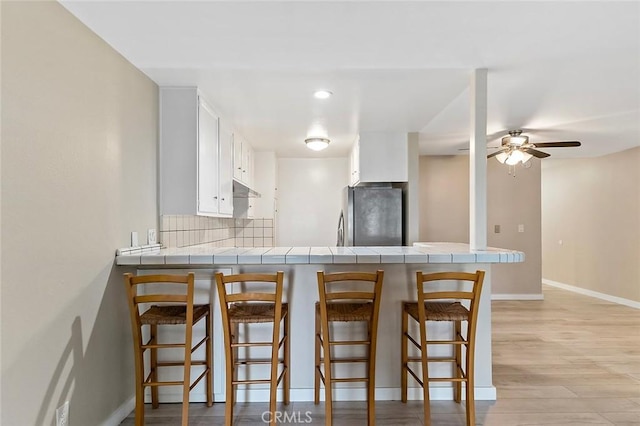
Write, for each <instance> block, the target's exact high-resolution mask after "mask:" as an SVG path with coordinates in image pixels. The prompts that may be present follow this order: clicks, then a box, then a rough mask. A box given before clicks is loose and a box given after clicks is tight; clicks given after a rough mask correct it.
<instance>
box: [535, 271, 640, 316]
mask: <svg viewBox="0 0 640 426" xmlns="http://www.w3.org/2000/svg"><path fill="white" fill-rule="evenodd" d="M542 284H546V285H550V286H552V287H557V288H561V289H563V290H568V291H572V292H574V293H579V294H583V295H585V296H590V297H595V298H597V299H602V300H606V301H607V302H612V303H617V304H619V305H624V306H629V307H630V308H635V309H640V302H636V301H635V300H631V299H625V298H623V297H618V296H611V295H610V294H605V293H600V292H598V291H593V290H588V289H586V288H582V287H576V286H573V285H569V284H564V283H559V282H557V281H551V280H548V279H546V278H543V279H542Z"/></svg>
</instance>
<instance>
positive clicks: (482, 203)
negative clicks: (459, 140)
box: [469, 68, 487, 250]
mask: <svg viewBox="0 0 640 426" xmlns="http://www.w3.org/2000/svg"><path fill="white" fill-rule="evenodd" d="M469 92H470V94H471V95H470V97H471V134H470V139H469V154H470V155H469V222H470V223H469V245H470V246H471V249H472V250H483V249H485V248H487V70H486V69H484V68H482V69H476V70H474V71H473V73H472V74H471V83H470V90H469Z"/></svg>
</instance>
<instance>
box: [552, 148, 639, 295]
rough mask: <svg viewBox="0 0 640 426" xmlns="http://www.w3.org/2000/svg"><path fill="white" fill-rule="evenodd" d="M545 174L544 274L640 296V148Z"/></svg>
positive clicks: (557, 164) (556, 164) (559, 165)
mask: <svg viewBox="0 0 640 426" xmlns="http://www.w3.org/2000/svg"><path fill="white" fill-rule="evenodd" d="M542 176H543V178H542V186H543V200H542V203H543V211H544V214H543V233H542V237H543V238H542V241H543V252H544V256H543V262H542V272H543V277H544V278H545V279H548V280H552V281H556V282H560V283H563V284H569V285H572V286H577V287H582V288H584V289H587V290H592V291H597V292H600V293H605V294H608V295H611V296H616V297H622V298H625V299H630V300H633V301H636V302H638V301H640V147H637V148H633V149H630V150H626V151H623V152H619V153H616V154H611V155H606V156H603V157H598V158H588V159H574V160H562V161H561V160H555V161H551V162H547V163H546V165H545V168H544V170H543V174H542ZM560 241H562V244H560Z"/></svg>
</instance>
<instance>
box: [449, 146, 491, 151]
mask: <svg viewBox="0 0 640 426" xmlns="http://www.w3.org/2000/svg"><path fill="white" fill-rule="evenodd" d="M498 148H502V147H501V146H488V147H487V149H498ZM458 151H469V148H458Z"/></svg>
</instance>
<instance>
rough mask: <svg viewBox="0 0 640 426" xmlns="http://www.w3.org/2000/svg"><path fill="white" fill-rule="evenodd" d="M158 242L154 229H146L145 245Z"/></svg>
mask: <svg viewBox="0 0 640 426" xmlns="http://www.w3.org/2000/svg"><path fill="white" fill-rule="evenodd" d="M157 242H158V239H157V238H156V230H155V229H147V244H155V243H157Z"/></svg>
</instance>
